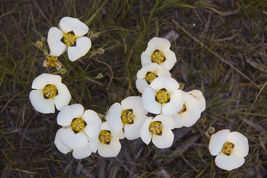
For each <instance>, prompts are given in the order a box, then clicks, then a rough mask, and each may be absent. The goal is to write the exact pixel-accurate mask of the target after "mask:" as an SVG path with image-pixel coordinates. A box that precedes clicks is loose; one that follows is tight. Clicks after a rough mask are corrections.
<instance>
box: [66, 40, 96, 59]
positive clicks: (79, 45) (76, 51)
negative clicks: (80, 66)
mask: <svg viewBox="0 0 267 178" xmlns="http://www.w3.org/2000/svg"><path fill="white" fill-rule="evenodd" d="M91 46H92V43H91V40H90V39H89V38H88V37H80V38H78V39H77V41H76V45H75V46H70V47H68V57H69V60H70V61H72V62H73V61H76V60H77V59H79V58H81V57H83V56H85V55H86V54H87V53H88V51H89V49H90V48H91Z"/></svg>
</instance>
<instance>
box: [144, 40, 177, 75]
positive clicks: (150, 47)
mask: <svg viewBox="0 0 267 178" xmlns="http://www.w3.org/2000/svg"><path fill="white" fill-rule="evenodd" d="M170 47H171V43H170V42H169V41H168V40H167V39H165V38H159V37H154V38H152V39H151V40H150V41H149V42H148V44H147V48H146V50H145V51H144V52H143V53H142V55H141V63H142V65H143V66H144V65H146V64H151V63H158V64H159V65H160V66H162V67H164V68H165V69H167V70H171V69H172V67H173V66H174V64H175V62H176V60H177V59H176V56H175V53H174V52H173V51H171V50H170Z"/></svg>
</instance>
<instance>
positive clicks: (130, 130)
mask: <svg viewBox="0 0 267 178" xmlns="http://www.w3.org/2000/svg"><path fill="white" fill-rule="evenodd" d="M142 125H143V123H135V124H127V125H124V136H125V137H126V138H127V139H128V140H134V139H137V138H139V137H140V130H141V127H142Z"/></svg>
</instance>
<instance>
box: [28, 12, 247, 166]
mask: <svg viewBox="0 0 267 178" xmlns="http://www.w3.org/2000/svg"><path fill="white" fill-rule="evenodd" d="M59 28H60V29H58V28H56V27H52V28H50V30H49V32H48V39H47V41H48V45H49V48H50V51H51V53H50V55H49V56H50V57H49V58H48V59H47V60H50V59H52V58H53V59H55V58H57V57H58V56H59V55H61V54H62V53H63V52H64V51H65V50H67V51H68V57H69V59H70V60H71V61H75V60H77V59H78V58H80V57H82V56H84V55H85V54H86V53H87V52H88V51H89V49H90V47H91V41H90V39H89V38H88V37H85V36H83V35H85V34H86V33H87V32H88V27H87V26H86V25H85V24H84V23H82V22H81V21H80V20H78V19H76V18H72V17H64V18H62V19H61V20H60V23H59ZM170 46H171V44H170V42H169V41H168V40H167V39H164V38H158V37H154V38H152V39H151V40H150V41H149V43H148V45H147V48H146V50H145V51H144V52H143V53H142V55H141V63H142V68H141V69H140V70H139V71H138V72H137V79H136V88H137V89H138V91H139V92H140V93H141V96H129V97H127V98H125V99H123V100H122V101H121V102H120V103H114V104H113V105H112V106H111V107H110V108H109V110H108V111H107V113H106V115H105V120H106V121H105V122H102V120H101V119H100V117H99V116H98V114H97V113H96V112H95V111H93V110H90V109H88V110H85V109H84V107H83V106H82V105H81V104H71V105H69V102H70V100H71V95H70V92H69V90H68V89H67V87H66V86H65V85H64V84H63V83H61V77H60V76H59V75H53V74H48V73H43V74H41V75H39V76H38V77H36V78H35V79H34V80H33V82H32V89H33V90H32V91H31V92H30V94H29V98H30V101H31V104H32V105H33V107H34V109H35V110H36V111H38V112H40V113H44V114H48V113H55V106H56V108H57V110H59V113H58V115H57V124H58V125H59V126H61V128H60V129H59V130H58V131H57V133H56V135H55V140H54V143H55V145H56V147H57V149H58V150H59V151H60V152H61V153H63V154H67V153H69V152H72V155H73V157H74V158H76V159H83V158H86V157H88V156H90V155H91V153H96V152H98V154H99V155H101V156H103V157H116V156H117V155H118V154H119V152H120V150H121V143H120V139H123V138H124V137H125V138H126V139H129V140H134V139H137V138H141V139H142V141H143V142H144V143H146V144H149V143H150V142H151V141H152V143H153V144H154V145H155V146H156V147H158V148H160V149H164V148H168V147H170V146H171V145H172V144H173V140H174V134H173V131H172V130H173V129H175V128H181V127H191V126H193V125H194V124H195V123H196V122H197V120H198V119H199V118H200V117H201V113H202V112H203V111H204V110H205V108H206V101H205V98H204V96H203V94H202V92H201V91H199V90H192V91H188V92H186V91H183V90H182V89H181V88H180V85H179V83H178V82H177V81H176V80H175V79H174V78H172V77H171V73H170V70H171V69H172V68H173V66H174V65H175V63H176V61H177V59H176V55H175V53H174V52H173V51H171V50H170ZM151 115H152V116H151ZM209 149H210V152H211V154H212V155H217V157H216V159H215V163H216V165H217V166H218V167H220V168H222V169H226V170H231V169H234V168H237V167H240V166H241V165H242V164H243V163H244V157H245V156H246V155H247V154H248V141H247V139H246V137H245V136H243V135H241V134H240V133H238V132H231V133H230V131H229V130H222V131H219V132H218V133H216V134H214V135H213V136H212V137H211V140H210V145H209Z"/></svg>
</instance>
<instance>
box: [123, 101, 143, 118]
mask: <svg viewBox="0 0 267 178" xmlns="http://www.w3.org/2000/svg"><path fill="white" fill-rule="evenodd" d="M121 108H122V110H127V109H132V110H133V113H134V115H135V116H137V118H136V119H142V120H144V119H145V118H144V117H145V115H146V114H147V111H146V110H145V109H144V107H143V103H142V98H141V97H140V96H128V97H127V98H125V99H124V100H122V101H121ZM136 119H135V121H136Z"/></svg>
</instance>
